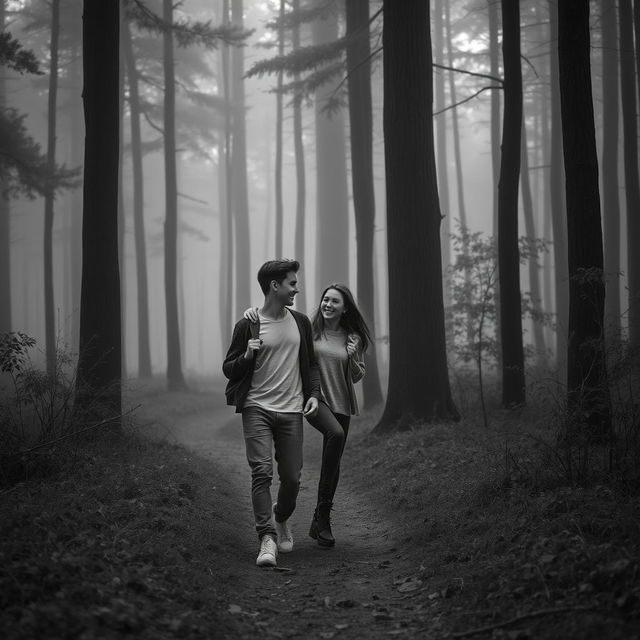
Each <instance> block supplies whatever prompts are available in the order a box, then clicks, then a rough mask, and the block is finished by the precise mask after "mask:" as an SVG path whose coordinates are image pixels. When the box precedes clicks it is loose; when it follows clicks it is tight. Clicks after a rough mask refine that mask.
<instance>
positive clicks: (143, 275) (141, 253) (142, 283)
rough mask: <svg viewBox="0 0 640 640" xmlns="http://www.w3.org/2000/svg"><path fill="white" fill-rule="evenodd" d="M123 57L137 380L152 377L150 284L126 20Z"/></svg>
mask: <svg viewBox="0 0 640 640" xmlns="http://www.w3.org/2000/svg"><path fill="white" fill-rule="evenodd" d="M124 28H125V37H124V43H123V44H124V47H123V49H124V58H125V64H126V67H127V79H128V81H129V82H128V84H129V119H130V123H131V172H132V174H133V176H132V177H133V235H134V244H135V254H136V276H137V277H136V283H137V287H136V288H137V292H138V299H137V311H138V377H139V378H149V377H150V376H151V349H150V345H149V282H148V277H147V243H146V237H145V225H144V174H143V164H142V133H141V128H140V117H141V109H140V95H139V90H138V71H137V69H136V64H135V57H134V53H133V41H132V37H131V27H130V25H129V22H128V21H126V20H125V22H124Z"/></svg>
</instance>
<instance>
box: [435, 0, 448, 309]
mask: <svg viewBox="0 0 640 640" xmlns="http://www.w3.org/2000/svg"><path fill="white" fill-rule="evenodd" d="M442 13H443V7H442V0H436V1H435V6H434V14H435V15H434V18H433V33H434V36H433V51H434V56H435V63H436V64H437V65H439V66H440V67H442V66H444V34H443V32H444V22H443V19H442V17H443V16H442ZM445 73H446V72H445V71H444V69H437V70H436V71H435V72H434V77H435V83H434V86H435V96H434V97H435V103H436V114H437V115H436V118H435V125H436V169H437V173H438V196H439V198H440V211H441V213H442V227H441V231H440V243H441V245H442V272H443V276H444V283H443V287H444V309H445V314H446V313H447V310H448V309H449V308H450V307H451V273H450V271H449V267H450V265H451V251H450V246H451V201H450V199H449V167H448V165H449V161H448V154H447V111H444V107H445V90H444V85H445V83H444V75H445Z"/></svg>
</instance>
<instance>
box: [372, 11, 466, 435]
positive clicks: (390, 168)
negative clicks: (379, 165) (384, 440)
mask: <svg viewBox="0 0 640 640" xmlns="http://www.w3.org/2000/svg"><path fill="white" fill-rule="evenodd" d="M429 13H430V11H429V3H428V2H423V1H422V0H403V2H396V1H394V0H386V1H385V2H384V26H383V32H382V43H383V47H384V62H383V64H384V138H385V168H386V176H387V249H388V260H389V333H390V353H389V355H390V360H389V390H388V394H387V401H386V405H385V409H384V413H383V415H382V418H381V420H380V422H379V423H378V425H377V426H376V431H378V432H380V431H386V430H389V429H393V428H394V427H395V428H408V427H410V426H411V425H412V424H414V423H415V422H416V421H433V420H452V419H453V420H456V419H458V418H459V415H458V412H457V410H456V407H455V406H454V404H453V399H452V397H451V390H450V386H449V374H448V371H447V354H446V346H445V328H444V305H443V301H442V262H441V257H440V256H441V254H440V206H439V203H438V187H437V177H436V170H435V155H434V145H433V142H434V141H433V116H432V115H431V114H432V110H433V89H432V83H433V67H432V62H431V35H430V33H429V24H430V21H429ZM409 301H411V305H410V306H411V311H409V308H408V305H409Z"/></svg>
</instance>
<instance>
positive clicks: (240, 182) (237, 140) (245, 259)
mask: <svg viewBox="0 0 640 640" xmlns="http://www.w3.org/2000/svg"><path fill="white" fill-rule="evenodd" d="M231 23H232V24H233V26H234V27H237V28H239V29H243V28H244V17H243V0H232V1H231ZM244 53H245V49H244V47H233V49H232V50H231V77H232V90H231V95H232V101H233V136H232V151H231V158H232V160H231V178H232V187H233V198H232V201H233V220H234V223H235V238H236V273H235V276H236V307H235V308H236V316H237V317H240V315H241V314H242V312H243V311H244V310H245V309H246V308H247V304H248V301H249V300H251V286H250V285H251V274H250V270H251V261H250V258H251V244H250V237H249V189H248V188H247V124H246V117H245V98H244Z"/></svg>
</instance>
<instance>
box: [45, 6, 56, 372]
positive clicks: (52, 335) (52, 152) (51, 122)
mask: <svg viewBox="0 0 640 640" xmlns="http://www.w3.org/2000/svg"><path fill="white" fill-rule="evenodd" d="M59 38H60V0H52V2H51V43H50V47H49V56H50V65H49V97H48V106H47V166H48V168H49V172H50V173H53V172H54V171H55V165H56V121H57V117H56V116H57V112H56V111H57V107H58V41H59ZM54 201H55V189H54V187H53V185H52V184H49V185H48V186H47V188H46V192H45V196H44V253H43V255H44V317H45V345H46V362H47V373H48V374H49V375H50V376H53V375H54V374H55V370H56V320H55V303H54V292H53V218H54Z"/></svg>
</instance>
